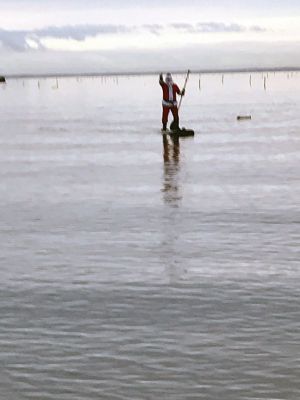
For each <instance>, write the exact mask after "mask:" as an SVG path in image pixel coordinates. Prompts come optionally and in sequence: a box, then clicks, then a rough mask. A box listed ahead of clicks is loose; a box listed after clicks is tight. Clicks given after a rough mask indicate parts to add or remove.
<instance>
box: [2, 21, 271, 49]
mask: <svg viewBox="0 0 300 400" xmlns="http://www.w3.org/2000/svg"><path fill="white" fill-rule="evenodd" d="M169 29H172V30H175V31H177V33H182V34H187V33H193V34H201V33H243V32H257V33H259V32H264V31H265V29H264V28H263V27H260V26H252V27H247V26H243V25H239V24H235V23H231V24H225V23H222V22H199V23H197V24H188V23H182V22H177V23H172V24H168V25H160V24H143V25H124V24H123V25H121V24H120V25H117V24H101V25H88V24H86V25H66V26H49V27H46V28H42V29H35V30H20V31H18V30H4V29H0V42H1V43H2V44H3V45H4V46H5V47H7V48H9V49H12V50H15V51H25V50H28V49H43V48H44V47H43V45H42V43H41V41H42V39H44V38H55V39H72V40H75V41H84V40H86V39H87V38H89V37H96V36H100V35H123V34H137V33H142V32H144V33H145V32H146V33H150V34H153V35H162V34H163V33H164V32H167V31H168V30H169Z"/></svg>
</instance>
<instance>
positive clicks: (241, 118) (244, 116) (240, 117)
mask: <svg viewBox="0 0 300 400" xmlns="http://www.w3.org/2000/svg"><path fill="white" fill-rule="evenodd" d="M236 119H237V120H238V121H246V120H250V119H252V117H251V115H238V116H237V118H236Z"/></svg>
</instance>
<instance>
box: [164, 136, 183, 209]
mask: <svg viewBox="0 0 300 400" xmlns="http://www.w3.org/2000/svg"><path fill="white" fill-rule="evenodd" d="M162 137H163V158H164V181H163V189H162V192H163V193H164V201H165V203H167V204H169V205H171V206H172V207H178V206H179V204H180V200H182V193H181V188H180V176H179V173H180V142H179V137H178V136H176V135H174V136H172V137H171V138H168V135H162Z"/></svg>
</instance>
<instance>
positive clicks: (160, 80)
mask: <svg viewBox="0 0 300 400" xmlns="http://www.w3.org/2000/svg"><path fill="white" fill-rule="evenodd" d="M159 84H160V86H162V85H163V84H164V77H163V74H160V75H159Z"/></svg>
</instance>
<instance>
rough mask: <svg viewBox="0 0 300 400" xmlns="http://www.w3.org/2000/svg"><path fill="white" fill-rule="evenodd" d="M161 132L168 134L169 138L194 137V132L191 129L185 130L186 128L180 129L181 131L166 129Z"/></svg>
mask: <svg viewBox="0 0 300 400" xmlns="http://www.w3.org/2000/svg"><path fill="white" fill-rule="evenodd" d="M161 132H162V133H163V134H168V135H170V136H172V135H173V136H178V137H193V136H195V131H193V130H192V129H186V128H182V129H178V130H176V131H171V130H169V129H167V130H166V131H163V130H161Z"/></svg>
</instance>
